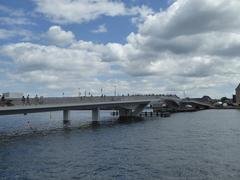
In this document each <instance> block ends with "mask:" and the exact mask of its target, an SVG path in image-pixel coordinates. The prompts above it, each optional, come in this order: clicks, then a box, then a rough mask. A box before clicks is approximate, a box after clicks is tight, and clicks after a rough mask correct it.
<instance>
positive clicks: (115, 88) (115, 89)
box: [114, 85, 117, 96]
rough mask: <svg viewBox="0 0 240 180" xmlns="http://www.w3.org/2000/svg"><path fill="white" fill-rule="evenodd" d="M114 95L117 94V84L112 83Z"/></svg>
mask: <svg viewBox="0 0 240 180" xmlns="http://www.w3.org/2000/svg"><path fill="white" fill-rule="evenodd" d="M114 96H117V86H116V85H114Z"/></svg>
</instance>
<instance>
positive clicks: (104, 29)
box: [92, 24, 108, 33]
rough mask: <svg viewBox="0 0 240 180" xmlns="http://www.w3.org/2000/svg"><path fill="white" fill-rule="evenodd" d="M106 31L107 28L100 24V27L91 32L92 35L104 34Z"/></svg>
mask: <svg viewBox="0 0 240 180" xmlns="http://www.w3.org/2000/svg"><path fill="white" fill-rule="evenodd" d="M107 31H108V30H107V27H106V25H105V24H101V25H99V26H98V28H97V29H94V30H92V32H93V33H105V32H107Z"/></svg>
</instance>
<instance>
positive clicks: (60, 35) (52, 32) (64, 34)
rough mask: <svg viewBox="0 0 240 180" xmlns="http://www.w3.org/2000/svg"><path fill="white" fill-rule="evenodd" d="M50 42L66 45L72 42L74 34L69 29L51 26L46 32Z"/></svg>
mask: <svg viewBox="0 0 240 180" xmlns="http://www.w3.org/2000/svg"><path fill="white" fill-rule="evenodd" d="M46 37H47V39H48V40H49V42H50V43H52V44H55V45H59V46H66V45H69V44H71V43H73V42H74V40H75V36H74V34H73V33H72V32H71V31H64V30H62V28H61V27H60V26H51V27H50V28H49V29H48V32H47V33H46Z"/></svg>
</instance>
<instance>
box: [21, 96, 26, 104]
mask: <svg viewBox="0 0 240 180" xmlns="http://www.w3.org/2000/svg"><path fill="white" fill-rule="evenodd" d="M25 101H26V99H25V96H23V97H22V104H23V105H25Z"/></svg>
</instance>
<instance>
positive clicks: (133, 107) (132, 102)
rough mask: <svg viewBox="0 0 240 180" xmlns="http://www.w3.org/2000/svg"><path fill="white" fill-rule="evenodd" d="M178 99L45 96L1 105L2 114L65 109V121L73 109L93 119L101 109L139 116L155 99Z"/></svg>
mask: <svg viewBox="0 0 240 180" xmlns="http://www.w3.org/2000/svg"><path fill="white" fill-rule="evenodd" d="M167 99H170V100H177V99H178V98H177V97H174V96H173V97H172V96H125V97H124V96H108V97H105V96H104V97H103V96H102V97H72V98H71V97H66V98H45V99H44V101H43V103H42V104H39V103H38V102H37V101H36V99H34V98H32V99H30V102H29V104H22V102H21V100H20V99H17V100H15V101H13V104H14V106H5V107H0V115H13V114H28V113H38V112H51V111H63V122H64V123H67V122H69V121H70V111H71V110H91V111H92V121H93V122H96V121H99V119H100V110H118V111H119V116H120V117H132V116H138V115H139V114H140V113H141V112H142V110H143V109H144V108H145V107H146V106H147V105H148V104H149V103H150V102H154V101H162V100H167Z"/></svg>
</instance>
